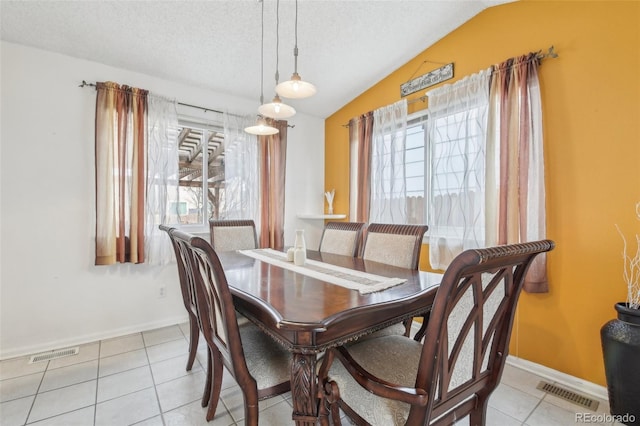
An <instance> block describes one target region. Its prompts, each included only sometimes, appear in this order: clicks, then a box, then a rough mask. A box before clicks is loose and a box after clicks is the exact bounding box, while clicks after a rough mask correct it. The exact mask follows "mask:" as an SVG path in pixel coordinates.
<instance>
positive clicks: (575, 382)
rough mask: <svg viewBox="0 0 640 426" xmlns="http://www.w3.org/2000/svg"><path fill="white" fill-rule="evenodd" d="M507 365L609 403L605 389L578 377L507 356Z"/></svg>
mask: <svg viewBox="0 0 640 426" xmlns="http://www.w3.org/2000/svg"><path fill="white" fill-rule="evenodd" d="M507 364H509V365H511V366H513V367H517V368H520V369H522V370H525V371H528V372H530V373H533V374H535V375H538V376H540V377H544V378H545V379H547V380H550V381H552V382H556V383H559V384H562V385H565V386H568V387H570V388H572V389H574V390H577V391H580V392H581V393H586V394H589V395H590V396H593V397H595V398H598V399H601V400H604V401H609V395H608V393H607V388H606V387H604V386H600V385H597V384H595V383H591V382H588V381H586V380H583V379H580V378H578V377H574V376H571V375H569V374H565V373H562V372H560V371H557V370H554V369H552V368H549V367H545V366H544V365H541V364H536V363H535V362H531V361H527V360H526V359H522V358H517V357H514V356H511V355H509V356H508V357H507Z"/></svg>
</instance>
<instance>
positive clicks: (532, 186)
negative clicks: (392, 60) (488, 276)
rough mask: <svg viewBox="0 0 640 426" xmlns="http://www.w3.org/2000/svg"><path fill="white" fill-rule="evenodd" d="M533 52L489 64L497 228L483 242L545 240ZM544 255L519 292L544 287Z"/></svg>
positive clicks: (539, 114) (535, 57) (493, 212)
mask: <svg viewBox="0 0 640 426" xmlns="http://www.w3.org/2000/svg"><path fill="white" fill-rule="evenodd" d="M539 64H540V58H539V56H538V54H537V53H529V54H528V55H522V56H519V57H516V58H511V59H508V60H506V61H504V62H502V63H500V64H497V65H494V71H493V73H492V78H491V90H490V105H491V106H490V110H491V111H492V114H491V116H490V119H489V120H490V124H489V136H488V144H489V145H488V147H489V149H490V150H491V152H492V155H488V156H487V157H488V158H492V159H495V161H497V162H498V163H499V164H498V165H497V167H493V166H492V169H497V170H499V173H498V174H497V175H496V177H495V184H497V187H498V191H497V192H496V193H495V197H496V198H495V199H493V200H491V201H490V202H489V201H488V202H487V206H492V208H493V209H492V210H489V209H488V215H489V216H490V217H491V219H490V220H491V221H492V222H493V223H496V224H497V226H494V227H491V228H488V229H487V231H488V232H487V243H488V244H511V243H521V242H527V241H536V240H542V239H545V238H546V203H545V188H544V152H543V140H542V106H541V96H540V83H539V80H538V66H539ZM546 259H547V256H546V254H545V253H542V254H541V255H539V256H537V257H536V258H535V259H534V261H533V263H532V264H531V266H530V268H529V271H528V273H527V277H526V278H525V283H524V290H525V291H527V292H530V293H545V292H547V291H548V280H547V267H546V262H547V260H546Z"/></svg>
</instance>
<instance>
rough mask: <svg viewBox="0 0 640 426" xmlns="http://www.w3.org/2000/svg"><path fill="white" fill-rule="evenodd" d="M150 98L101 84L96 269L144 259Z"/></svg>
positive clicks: (98, 136)
mask: <svg viewBox="0 0 640 426" xmlns="http://www.w3.org/2000/svg"><path fill="white" fill-rule="evenodd" d="M147 94H148V92H147V91H146V90H142V89H136V88H133V87H129V86H120V85H118V84H116V83H113V82H104V83H102V82H99V83H97V97H96V139H95V154H96V260H95V264H96V265H112V264H115V263H116V262H131V263H142V262H144V259H145V250H144V221H145V217H144V205H145V195H144V194H145V146H146V121H147Z"/></svg>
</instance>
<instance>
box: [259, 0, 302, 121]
mask: <svg viewBox="0 0 640 426" xmlns="http://www.w3.org/2000/svg"><path fill="white" fill-rule="evenodd" d="M279 50H280V0H277V1H276V86H278V81H279V80H280V73H279V71H278V65H279V64H278V61H279ZM258 112H259V113H260V114H262V115H263V116H265V117H269V118H273V119H276V120H279V119H284V118H289V117H293V116H294V115H296V110H295V109H294V108H293V107H292V106H289V105H287V104H283V103H282V100H281V99H280V96H278V94H277V93H276V96H275V97H274V98H273V101H271V103H268V104H262V105H260V108H258Z"/></svg>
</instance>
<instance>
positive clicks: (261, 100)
mask: <svg viewBox="0 0 640 426" xmlns="http://www.w3.org/2000/svg"><path fill="white" fill-rule="evenodd" d="M260 3H261V5H262V11H261V16H260V22H261V33H260V105H262V104H263V103H264V1H261V2H260Z"/></svg>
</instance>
